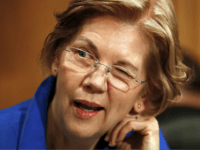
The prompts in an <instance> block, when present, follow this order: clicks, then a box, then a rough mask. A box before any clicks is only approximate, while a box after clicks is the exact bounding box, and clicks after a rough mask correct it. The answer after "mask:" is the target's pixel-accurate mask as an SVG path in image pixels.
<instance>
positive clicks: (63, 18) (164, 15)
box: [40, 0, 190, 116]
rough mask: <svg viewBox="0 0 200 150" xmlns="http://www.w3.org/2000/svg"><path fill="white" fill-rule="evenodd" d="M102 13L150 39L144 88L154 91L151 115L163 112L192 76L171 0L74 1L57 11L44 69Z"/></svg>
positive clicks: (45, 49)
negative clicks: (182, 51)
mask: <svg viewBox="0 0 200 150" xmlns="http://www.w3.org/2000/svg"><path fill="white" fill-rule="evenodd" d="M103 15H109V16H113V17H115V18H117V19H119V20H120V21H122V22H126V23H129V24H132V25H134V26H136V27H137V29H138V31H139V32H140V33H141V35H142V36H144V38H145V39H146V41H148V44H149V48H150V49H149V54H148V56H147V57H148V58H147V60H146V72H147V78H148V80H147V83H146V84H145V85H146V86H145V91H147V92H149V93H152V97H151V98H150V102H151V104H152V106H154V107H152V115H155V116H156V115H158V114H160V113H161V112H162V111H164V110H165V109H166V108H167V107H168V106H169V105H170V104H171V100H173V99H174V98H175V97H176V96H177V95H180V94H181V91H180V86H181V85H183V84H184V83H185V82H187V81H188V79H189V76H190V71H189V68H188V67H186V66H185V65H184V64H183V63H182V55H181V49H180V43H179V39H178V27H177V19H176V15H175V11H174V7H173V4H172V2H171V1H170V0H71V1H70V3H69V5H68V8H67V10H66V11H64V12H62V13H59V14H58V13H57V14H55V17H56V18H57V22H58V23H57V24H56V26H55V28H54V30H53V32H51V33H50V34H49V35H48V36H47V38H46V40H45V43H44V47H43V49H42V51H41V57H40V62H41V67H42V70H43V71H47V70H49V71H50V70H51V65H52V62H53V60H54V59H55V57H57V56H59V55H60V54H61V51H60V50H59V49H58V47H59V46H60V45H61V44H62V43H65V44H69V43H70V42H71V41H72V40H73V39H74V38H75V37H76V35H77V34H78V33H79V32H80V31H81V28H82V26H83V24H84V22H85V21H86V20H88V19H91V18H94V17H97V16H103ZM152 87H154V88H153V89H154V90H152ZM155 106H156V107H155Z"/></svg>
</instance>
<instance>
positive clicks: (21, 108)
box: [0, 99, 31, 125]
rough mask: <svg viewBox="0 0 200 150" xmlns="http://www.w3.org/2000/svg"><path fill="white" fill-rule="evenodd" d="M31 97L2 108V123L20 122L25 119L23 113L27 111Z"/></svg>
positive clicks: (0, 114)
mask: <svg viewBox="0 0 200 150" xmlns="http://www.w3.org/2000/svg"><path fill="white" fill-rule="evenodd" d="M30 101H31V99H29V100H26V101H23V102H21V103H19V104H16V105H14V106H12V107H9V108H5V109H1V110H0V124H1V125H2V124H10V123H19V122H20V121H22V120H21V119H23V117H22V115H23V114H25V113H26V111H27V109H28V106H29V104H30Z"/></svg>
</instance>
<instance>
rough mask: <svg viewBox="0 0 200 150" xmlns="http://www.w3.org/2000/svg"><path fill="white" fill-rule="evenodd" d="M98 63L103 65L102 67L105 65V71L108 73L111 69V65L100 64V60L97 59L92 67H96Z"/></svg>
mask: <svg viewBox="0 0 200 150" xmlns="http://www.w3.org/2000/svg"><path fill="white" fill-rule="evenodd" d="M98 65H103V66H104V67H106V68H107V69H106V72H107V73H109V72H110V70H111V69H112V67H111V66H110V67H109V66H106V65H105V64H102V63H100V62H98V61H95V64H94V68H97V67H98Z"/></svg>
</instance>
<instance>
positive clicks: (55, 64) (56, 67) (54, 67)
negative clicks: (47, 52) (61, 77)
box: [51, 57, 60, 77]
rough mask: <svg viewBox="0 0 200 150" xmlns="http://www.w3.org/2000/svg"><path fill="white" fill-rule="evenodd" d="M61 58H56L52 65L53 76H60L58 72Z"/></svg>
mask: <svg viewBox="0 0 200 150" xmlns="http://www.w3.org/2000/svg"><path fill="white" fill-rule="evenodd" d="M59 63H60V61H59V58H58V57H56V58H55V59H54V60H53V62H52V65H51V73H52V75H53V76H55V77H57V75H58V70H59Z"/></svg>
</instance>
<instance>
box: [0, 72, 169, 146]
mask: <svg viewBox="0 0 200 150" xmlns="http://www.w3.org/2000/svg"><path fill="white" fill-rule="evenodd" d="M55 83H56V78H55V77H53V76H50V77H48V78H46V79H45V80H44V81H43V82H42V84H41V85H40V86H39V88H38V89H37V91H36V93H35V95H34V97H33V98H31V99H29V100H26V101H24V102H21V103H19V104H17V105H14V106H12V107H10V108H6V109H2V110H0V149H46V123H47V111H48V104H49V103H50V100H52V98H53V94H54V90H55ZM132 132H134V131H132ZM132 132H130V133H129V134H128V135H127V137H128V136H129V135H131V133H132ZM159 136H160V149H162V150H168V149H169V148H168V146H167V143H166V141H165V139H164V137H163V134H162V132H161V130H160V132H159ZM97 147H98V149H104V150H108V149H116V147H109V146H108V143H107V142H105V141H104V140H103V138H102V139H101V140H100V142H99V144H98V146H97Z"/></svg>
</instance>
